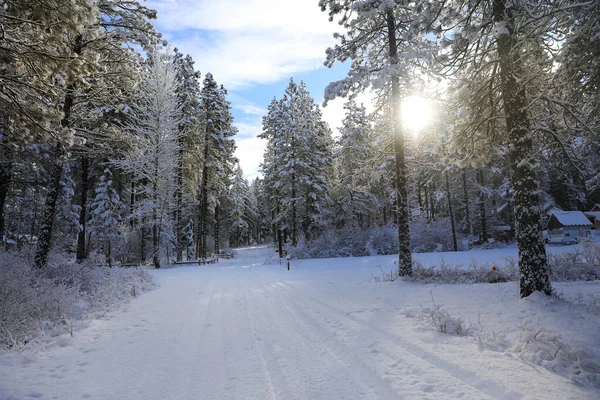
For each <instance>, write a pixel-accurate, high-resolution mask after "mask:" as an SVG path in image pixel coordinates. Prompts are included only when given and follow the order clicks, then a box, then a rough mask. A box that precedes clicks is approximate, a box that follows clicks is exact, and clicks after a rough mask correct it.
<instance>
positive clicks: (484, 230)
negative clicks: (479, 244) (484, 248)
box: [477, 168, 488, 242]
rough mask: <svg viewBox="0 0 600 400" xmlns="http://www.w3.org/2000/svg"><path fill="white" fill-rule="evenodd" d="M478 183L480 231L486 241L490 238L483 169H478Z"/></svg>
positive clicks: (482, 238) (482, 239)
mask: <svg viewBox="0 0 600 400" xmlns="http://www.w3.org/2000/svg"><path fill="white" fill-rule="evenodd" d="M477 183H479V217H480V224H481V225H480V231H481V232H480V233H481V241H483V242H486V241H487V240H488V233H487V215H486V211H485V193H484V191H483V185H484V180H483V169H482V168H479V169H478V170H477Z"/></svg>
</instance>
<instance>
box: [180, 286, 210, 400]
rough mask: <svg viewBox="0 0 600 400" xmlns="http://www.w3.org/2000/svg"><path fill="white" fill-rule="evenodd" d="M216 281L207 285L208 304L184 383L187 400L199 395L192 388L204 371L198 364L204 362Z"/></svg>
mask: <svg viewBox="0 0 600 400" xmlns="http://www.w3.org/2000/svg"><path fill="white" fill-rule="evenodd" d="M216 279H217V278H213V279H212V281H211V282H210V284H209V290H208V292H209V293H210V294H209V298H208V302H207V303H206V310H205V312H204V318H203V319H202V323H201V325H200V326H199V327H200V328H201V331H200V336H199V337H198V339H197V340H196V346H195V349H194V352H193V354H194V356H195V357H194V363H193V366H192V368H190V370H189V372H188V375H187V378H186V381H187V385H186V391H185V396H188V398H192V396H198V395H199V394H200V393H198V391H197V390H195V389H194V387H195V386H196V385H197V383H198V380H197V378H198V377H200V376H202V374H203V373H204V371H199V370H200V368H199V366H200V364H201V363H203V362H204V359H203V358H202V355H203V354H202V351H203V349H204V348H205V346H206V341H205V337H206V334H207V332H208V331H209V328H210V327H211V325H210V324H208V321H209V315H210V312H211V310H212V307H213V306H214V300H215V295H216V292H217V287H216ZM183 397H184V396H181V398H183Z"/></svg>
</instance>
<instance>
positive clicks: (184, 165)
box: [0, 0, 237, 268]
mask: <svg viewBox="0 0 600 400" xmlns="http://www.w3.org/2000/svg"><path fill="white" fill-rule="evenodd" d="M3 6H4V8H3V10H2V11H1V13H0V19H1V22H2V27H3V33H4V34H3V36H2V39H0V40H1V42H0V70H1V71H2V72H1V74H0V102H1V103H2V108H1V109H2V111H1V113H0V120H1V122H2V124H1V129H0V233H2V239H3V242H5V244H6V243H8V242H17V244H18V245H19V246H21V245H24V244H25V245H26V244H29V245H31V246H33V247H34V248H35V250H34V252H35V261H34V263H35V265H36V266H37V267H38V268H44V267H46V265H47V264H48V257H49V255H51V249H56V250H57V251H61V252H73V253H75V256H76V259H77V261H82V260H83V259H85V258H87V257H88V256H89V254H90V252H92V251H97V252H101V253H103V254H104V255H105V256H106V259H107V261H108V263H109V264H111V263H112V262H113V260H115V259H116V260H118V261H120V262H121V263H140V262H141V263H145V262H147V261H148V262H152V264H153V265H154V266H155V267H156V268H159V267H160V266H161V264H162V263H164V262H165V261H170V260H174V259H176V260H181V259H182V258H184V257H188V258H193V257H196V258H197V257H207V256H208V255H209V254H210V253H212V252H213V251H217V252H218V251H219V243H224V242H225V241H226V240H228V239H229V233H230V232H229V226H230V225H231V226H233V225H232V224H233V221H235V220H236V217H235V215H233V214H232V213H231V212H230V209H231V207H230V204H233V203H234V202H235V201H236V198H235V196H232V194H231V193H230V191H229V188H230V186H231V185H232V183H234V180H235V177H236V175H235V171H236V164H237V160H236V159H235V157H234V151H235V141H234V139H233V137H234V136H235V134H236V133H237V130H236V128H234V127H233V117H232V114H231V105H230V103H229V102H228V101H227V90H226V89H225V88H224V87H223V86H222V85H219V84H218V83H217V81H216V80H215V79H214V77H213V75H212V74H211V73H207V74H205V75H204V79H202V77H201V75H200V72H198V71H196V70H195V67H194V60H193V59H192V58H191V57H190V56H189V55H184V54H182V53H180V52H179V51H178V50H177V49H172V50H171V49H169V48H167V47H166V44H165V43H164V41H162V39H161V35H160V33H159V32H157V31H156V30H155V28H154V26H153V25H152V23H151V20H152V19H154V18H156V12H155V11H154V10H151V9H148V8H146V7H144V6H143V5H142V4H141V3H138V2H131V1H125V0H116V1H115V0H110V1H108V0H99V1H94V2H90V1H87V0H48V1H44V2H38V1H27V0H25V1H21V0H19V1H7V2H4V4H3ZM220 235H222V236H220ZM74 238H76V240H74Z"/></svg>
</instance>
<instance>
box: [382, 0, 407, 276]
mask: <svg viewBox="0 0 600 400" xmlns="http://www.w3.org/2000/svg"><path fill="white" fill-rule="evenodd" d="M387 27H388V44H389V56H390V63H391V64H392V65H395V64H397V63H398V44H397V42H396V21H395V20H394V14H393V11H392V10H389V11H388V12H387ZM400 107H401V102H400V80H399V78H398V76H397V75H393V76H392V117H393V120H394V149H395V152H396V204H397V220H398V273H399V274H400V276H410V275H412V254H411V249H410V228H409V225H408V187H407V186H408V185H407V179H406V164H405V160H404V134H403V132H402V121H401V120H400Z"/></svg>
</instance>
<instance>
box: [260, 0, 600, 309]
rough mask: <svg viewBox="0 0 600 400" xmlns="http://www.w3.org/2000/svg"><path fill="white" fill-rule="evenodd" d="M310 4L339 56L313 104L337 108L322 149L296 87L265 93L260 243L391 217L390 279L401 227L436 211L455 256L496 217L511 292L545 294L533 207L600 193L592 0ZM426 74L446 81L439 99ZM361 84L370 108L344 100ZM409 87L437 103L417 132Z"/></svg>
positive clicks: (583, 200) (597, 52)
mask: <svg viewBox="0 0 600 400" xmlns="http://www.w3.org/2000/svg"><path fill="white" fill-rule="evenodd" d="M319 4H320V7H321V9H322V11H325V12H327V13H328V14H329V17H330V20H331V21H334V20H335V21H336V22H338V24H339V25H340V30H341V32H339V33H336V34H335V37H336V38H337V39H338V44H336V45H335V46H334V47H332V48H329V49H327V52H326V53H327V58H326V61H325V65H327V66H332V65H333V64H334V63H335V62H345V61H347V60H352V62H351V64H350V69H349V71H348V74H347V76H346V77H345V78H344V79H341V80H339V81H336V82H332V83H331V84H330V85H329V86H328V87H327V88H326V90H325V103H327V101H329V100H332V99H334V98H336V97H349V102H348V103H347V104H346V117H345V120H344V122H343V126H342V127H341V129H340V136H339V139H338V140H337V142H336V143H335V144H333V143H332V142H331V140H329V139H328V137H329V136H328V135H322V134H321V133H320V132H321V130H320V128H319V126H318V124H315V123H313V122H312V121H313V119H314V120H317V121H318V119H319V112H318V111H313V112H312V113H311V116H310V117H307V116H306V115H307V114H306V111H305V110H308V109H310V106H305V107H304V108H303V109H302V110H301V108H302V107H299V106H298V105H296V104H297V103H299V101H296V102H295V101H294V100H293V99H294V97H297V98H298V99H302V97H303V95H302V85H301V86H300V90H298V88H297V87H296V85H295V84H294V83H293V82H290V86H289V87H288V89H287V90H286V93H285V94H284V96H283V98H282V99H281V100H276V99H275V100H274V101H273V102H272V103H271V105H270V107H269V112H268V115H267V116H266V117H265V120H264V123H263V130H264V133H263V137H264V138H266V139H268V140H269V147H268V150H267V152H266V153H265V161H264V164H263V171H264V174H265V182H269V184H268V185H267V186H268V187H269V190H270V192H269V193H268V194H267V199H268V201H269V204H270V205H269V209H268V212H267V213H266V216H267V217H268V218H270V224H271V226H272V228H273V237H274V238H275V239H276V240H277V241H278V242H280V243H281V242H285V241H286V240H290V242H291V244H292V245H295V244H296V243H297V241H298V232H299V231H302V234H303V235H304V237H305V238H307V239H308V240H310V238H312V237H314V236H315V235H318V234H319V231H320V230H321V229H320V227H321V226H330V227H336V226H337V227H341V226H343V225H352V226H359V227H363V228H367V227H371V226H375V225H377V224H385V223H387V221H389V220H390V219H391V218H393V220H394V223H395V226H396V228H397V242H398V254H399V257H398V266H399V268H398V269H399V271H398V273H399V275H401V276H406V275H411V272H412V259H411V240H412V241H413V244H414V241H415V240H414V236H415V235H414V232H415V231H419V232H420V233H423V232H424V233H425V234H426V235H431V234H434V232H433V231H432V230H429V231H427V228H424V227H423V226H427V225H431V224H432V223H433V222H434V221H435V220H439V219H440V218H444V219H446V223H445V228H446V232H449V233H450V235H447V236H450V237H451V241H450V246H451V249H454V250H456V249H457V248H458V240H457V236H459V235H461V234H462V235H464V236H467V237H468V236H472V235H473V234H476V235H477V237H478V240H479V241H480V242H485V241H486V240H487V239H488V238H489V237H491V236H492V235H494V234H496V232H497V231H498V230H504V229H503V228H504V227H506V226H508V227H509V229H508V230H507V231H509V233H510V234H514V236H515V238H516V241H517V244H518V249H519V268H520V277H521V279H520V280H521V296H523V297H525V296H528V295H529V294H531V293H532V292H534V291H537V290H539V291H543V292H545V293H548V294H549V293H550V292H551V290H552V289H551V285H550V282H549V279H548V270H547V259H546V252H545V248H544V243H543V237H542V229H543V226H542V222H543V214H544V211H545V210H546V209H547V208H549V207H550V206H554V205H556V206H559V207H562V208H564V209H572V210H576V209H579V210H585V209H587V207H590V205H591V204H592V203H594V202H598V200H599V196H600V186H599V177H600V165H599V160H600V159H599V158H598V154H599V153H598V125H599V122H600V119H599V113H598V110H599V109H598V104H600V103H599V101H598V100H599V98H598V93H600V91H599V90H598V89H599V83H600V80H599V77H600V74H599V71H600V64H599V62H598V60H600V57H599V56H600V40H598V38H599V37H600V36H599V32H600V30H599V27H598V24H597V21H598V18H599V17H600V5H599V4H598V2H573V1H567V0H565V1H523V2H506V1H504V0H493V1H484V2H481V1H471V0H458V1H434V0H432V1H419V2H412V1H405V0H393V1H388V0H366V1H353V0H321V1H320V2H319ZM435 82H441V83H442V85H443V87H444V90H443V91H439V89H437V90H438V92H437V93H436V92H435V90H436V89H435V86H434V85H433V84H432V83H435ZM432 88H433V89H432ZM438 88H439V86H438ZM428 90H429V91H428ZM296 91H298V92H297V94H296ZM366 91H368V92H369V93H370V94H371V95H373V96H374V97H375V100H374V106H375V111H374V112H373V113H371V115H367V113H366V111H365V109H364V107H362V106H360V105H357V104H356V103H355V101H354V99H355V97H356V96H357V95H358V94H360V93H362V92H366ZM414 93H427V94H425V95H428V96H430V97H431V98H432V99H433V101H434V104H435V105H436V111H437V113H436V115H437V118H436V120H435V121H434V123H433V124H432V125H430V126H429V127H428V129H427V131H426V132H424V133H423V134H422V135H421V137H420V138H419V140H413V139H411V138H410V135H409V132H408V131H407V129H406V127H405V126H403V123H402V118H401V112H402V111H401V110H402V106H401V104H402V100H403V99H405V98H408V97H409V96H410V95H412V94H414ZM308 103H310V102H308ZM308 103H307V104H308ZM304 129H308V131H306V132H309V133H310V134H309V133H305V131H304ZM305 137H309V138H310V139H308V140H305V139H304V138H305ZM304 142H307V143H310V150H309V151H308V152H307V150H306V149H307V147H306V146H305V145H304ZM316 154H319V156H320V157H321V158H320V160H319V162H315V161H313V160H312V159H311V158H310V157H311V156H312V155H316ZM307 166H310V167H312V168H315V167H316V169H317V170H318V172H317V171H315V172H316V173H315V172H313V171H311V170H310V168H307ZM317 177H318V179H317ZM322 177H325V179H324V180H322V181H321V178H322ZM313 204H314V205H316V206H317V207H316V208H315V209H314V210H318V213H316V214H315V213H314V212H313V209H311V205H313ZM323 220H325V221H327V222H326V223H323V222H322V221H323ZM299 227H302V228H303V229H302V230H300V229H299ZM305 227H306V228H305ZM304 228H305V229H304ZM411 233H412V234H411ZM414 247H415V246H414V245H413V246H412V249H414Z"/></svg>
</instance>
